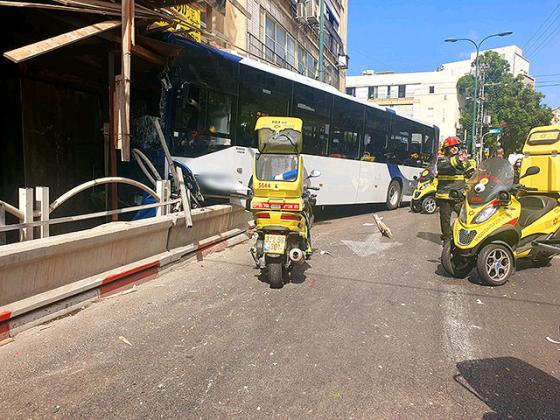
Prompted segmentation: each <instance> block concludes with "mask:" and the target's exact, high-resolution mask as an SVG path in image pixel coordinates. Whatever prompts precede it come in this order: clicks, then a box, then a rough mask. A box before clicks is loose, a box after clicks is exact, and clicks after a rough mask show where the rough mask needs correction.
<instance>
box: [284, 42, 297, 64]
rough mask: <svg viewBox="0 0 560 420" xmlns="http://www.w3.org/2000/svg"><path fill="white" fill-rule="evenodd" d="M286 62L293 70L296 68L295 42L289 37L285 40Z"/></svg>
mask: <svg viewBox="0 0 560 420" xmlns="http://www.w3.org/2000/svg"><path fill="white" fill-rule="evenodd" d="M286 61H287V62H288V64H289V65H291V66H292V67H293V68H295V67H296V41H295V39H294V38H292V37H291V36H290V35H288V38H287V39H286Z"/></svg>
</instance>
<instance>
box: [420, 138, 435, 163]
mask: <svg viewBox="0 0 560 420" xmlns="http://www.w3.org/2000/svg"><path fill="white" fill-rule="evenodd" d="M434 147H435V145H434V134H433V133H426V134H424V142H423V143H422V166H424V167H429V166H432V164H433V163H434V160H435V153H434Z"/></svg>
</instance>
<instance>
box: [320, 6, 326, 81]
mask: <svg viewBox="0 0 560 420" xmlns="http://www.w3.org/2000/svg"><path fill="white" fill-rule="evenodd" d="M324 7H325V0H320V1H319V80H320V81H321V82H324V81H325V54H324V49H325V13H323V9H324Z"/></svg>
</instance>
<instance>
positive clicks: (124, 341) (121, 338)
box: [119, 335, 132, 347]
mask: <svg viewBox="0 0 560 420" xmlns="http://www.w3.org/2000/svg"><path fill="white" fill-rule="evenodd" d="M119 340H121V341H122V342H123V343H125V344H128V345H129V346H130V347H132V343H131V342H130V341H128V340H127V339H126V338H124V337H123V336H122V335H121V336H119Z"/></svg>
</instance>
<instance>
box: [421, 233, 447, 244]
mask: <svg viewBox="0 0 560 420" xmlns="http://www.w3.org/2000/svg"><path fill="white" fill-rule="evenodd" d="M416 237H417V238H420V239H424V240H425V241H429V242H433V243H434V244H437V245H441V237H440V235H439V234H437V233H433V232H418V233H417V234H416Z"/></svg>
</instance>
